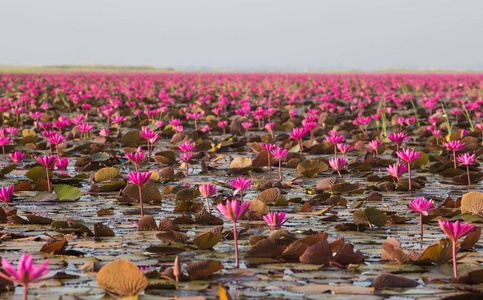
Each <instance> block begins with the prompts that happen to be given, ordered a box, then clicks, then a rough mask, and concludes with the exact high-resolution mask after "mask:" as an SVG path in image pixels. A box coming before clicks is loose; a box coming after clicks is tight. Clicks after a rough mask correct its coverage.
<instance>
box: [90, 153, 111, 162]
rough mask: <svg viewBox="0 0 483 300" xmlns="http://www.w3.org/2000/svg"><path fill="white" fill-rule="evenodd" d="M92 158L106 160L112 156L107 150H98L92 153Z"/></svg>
mask: <svg viewBox="0 0 483 300" xmlns="http://www.w3.org/2000/svg"><path fill="white" fill-rule="evenodd" d="M91 158H92V161H106V160H108V159H109V158H111V157H110V156H109V154H107V153H106V152H97V153H94V154H92V155H91Z"/></svg>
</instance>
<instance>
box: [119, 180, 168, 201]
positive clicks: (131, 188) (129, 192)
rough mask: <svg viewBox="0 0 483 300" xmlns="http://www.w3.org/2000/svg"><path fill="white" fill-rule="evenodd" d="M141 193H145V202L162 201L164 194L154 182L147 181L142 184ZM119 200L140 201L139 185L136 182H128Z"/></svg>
mask: <svg viewBox="0 0 483 300" xmlns="http://www.w3.org/2000/svg"><path fill="white" fill-rule="evenodd" d="M141 193H142V195H143V202H144V203H145V204H146V203H160V202H161V200H163V196H162V195H161V193H160V192H159V191H158V189H157V188H156V187H155V186H154V185H153V184H152V183H149V182H147V183H145V184H143V185H142V186H141ZM118 199H119V201H128V202H139V187H138V186H137V185H136V184H133V183H131V184H128V185H127V186H126V187H125V188H124V189H123V190H122V195H121V197H119V198H118Z"/></svg>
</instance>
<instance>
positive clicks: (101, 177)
mask: <svg viewBox="0 0 483 300" xmlns="http://www.w3.org/2000/svg"><path fill="white" fill-rule="evenodd" d="M117 175H118V172H117V170H116V169H114V168H111V167H108V168H102V169H100V170H99V171H97V172H96V175H95V176H94V179H95V181H97V182H102V181H111V180H112V179H114V177H116V176H117Z"/></svg>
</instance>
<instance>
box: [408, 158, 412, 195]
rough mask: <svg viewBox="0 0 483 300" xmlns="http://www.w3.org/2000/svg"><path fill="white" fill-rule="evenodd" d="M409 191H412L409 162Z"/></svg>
mask: <svg viewBox="0 0 483 300" xmlns="http://www.w3.org/2000/svg"><path fill="white" fill-rule="evenodd" d="M408 174H409V191H411V163H409V162H408Z"/></svg>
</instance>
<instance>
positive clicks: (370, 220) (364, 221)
mask: <svg viewBox="0 0 483 300" xmlns="http://www.w3.org/2000/svg"><path fill="white" fill-rule="evenodd" d="M352 218H353V220H354V223H355V224H358V225H359V224H360V225H368V226H369V227H372V225H376V226H377V227H382V226H384V225H386V222H387V216H386V215H385V214H384V213H383V212H382V211H380V210H378V209H375V208H363V209H358V210H356V211H355V212H354V213H353V214H352Z"/></svg>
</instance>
